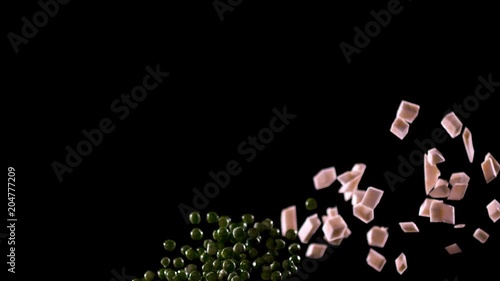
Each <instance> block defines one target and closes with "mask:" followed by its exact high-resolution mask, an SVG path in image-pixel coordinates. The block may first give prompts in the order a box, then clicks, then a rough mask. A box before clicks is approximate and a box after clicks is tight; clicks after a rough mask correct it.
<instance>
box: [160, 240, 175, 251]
mask: <svg viewBox="0 0 500 281" xmlns="http://www.w3.org/2000/svg"><path fill="white" fill-rule="evenodd" d="M175 246H176V243H175V241H174V240H171V239H169V240H165V242H163V247H164V248H165V250H167V251H169V252H172V251H173V250H175Z"/></svg>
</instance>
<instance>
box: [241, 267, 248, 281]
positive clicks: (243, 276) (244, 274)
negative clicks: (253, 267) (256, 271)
mask: <svg viewBox="0 0 500 281" xmlns="http://www.w3.org/2000/svg"><path fill="white" fill-rule="evenodd" d="M240 278H241V280H243V281H245V280H248V279H250V273H249V272H248V271H247V270H242V271H241V272H240Z"/></svg>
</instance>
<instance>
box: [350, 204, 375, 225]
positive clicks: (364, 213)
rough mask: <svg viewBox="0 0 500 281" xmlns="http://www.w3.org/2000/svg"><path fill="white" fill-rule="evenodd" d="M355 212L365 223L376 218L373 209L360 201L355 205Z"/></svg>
mask: <svg viewBox="0 0 500 281" xmlns="http://www.w3.org/2000/svg"><path fill="white" fill-rule="evenodd" d="M353 214H354V216H355V217H357V218H358V219H360V220H361V221H362V222H364V223H369V222H371V221H372V220H373V218H374V212H373V209H372V208H368V207H366V206H364V205H363V204H362V203H359V204H357V205H355V206H354V207H353Z"/></svg>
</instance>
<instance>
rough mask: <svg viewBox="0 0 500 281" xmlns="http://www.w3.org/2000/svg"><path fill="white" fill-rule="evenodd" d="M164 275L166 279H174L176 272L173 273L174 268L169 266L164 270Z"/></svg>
mask: <svg viewBox="0 0 500 281" xmlns="http://www.w3.org/2000/svg"><path fill="white" fill-rule="evenodd" d="M165 275H166V276H167V280H169V281H171V280H172V279H174V277H175V275H176V273H175V270H173V269H171V268H167V269H166V270H165Z"/></svg>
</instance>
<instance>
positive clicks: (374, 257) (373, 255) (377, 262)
mask: <svg viewBox="0 0 500 281" xmlns="http://www.w3.org/2000/svg"><path fill="white" fill-rule="evenodd" d="M386 262H387V260H386V259H385V257H384V256H382V255H381V254H379V253H378V252H377V251H375V250H373V249H370V251H369V252H368V256H367V257H366V263H367V264H368V265H369V266H371V267H372V268H373V269H375V270H376V271H378V272H380V271H382V268H384V265H385V263H386Z"/></svg>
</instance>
